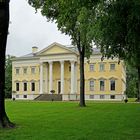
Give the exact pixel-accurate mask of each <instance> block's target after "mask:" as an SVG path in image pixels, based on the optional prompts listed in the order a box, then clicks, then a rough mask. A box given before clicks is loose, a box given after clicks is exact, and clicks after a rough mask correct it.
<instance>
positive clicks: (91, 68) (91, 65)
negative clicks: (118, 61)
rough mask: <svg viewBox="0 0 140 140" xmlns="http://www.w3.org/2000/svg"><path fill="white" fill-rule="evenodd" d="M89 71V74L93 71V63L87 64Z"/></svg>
mask: <svg viewBox="0 0 140 140" xmlns="http://www.w3.org/2000/svg"><path fill="white" fill-rule="evenodd" d="M89 71H90V72H92V71H95V64H93V63H91V64H89Z"/></svg>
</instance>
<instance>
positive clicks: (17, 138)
mask: <svg viewBox="0 0 140 140" xmlns="http://www.w3.org/2000/svg"><path fill="white" fill-rule="evenodd" d="M6 108H7V113H8V116H9V117H10V119H11V120H12V121H13V122H14V123H16V124H17V127H16V128H15V129H12V130H11V129H9V130H0V140H140V104H138V103H127V104H125V103H121V102H117V103H111V102H105V103H102V102H87V107H85V108H80V107H79V106H78V102H34V101H7V102H6Z"/></svg>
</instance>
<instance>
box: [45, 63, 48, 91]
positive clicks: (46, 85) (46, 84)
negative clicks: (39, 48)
mask: <svg viewBox="0 0 140 140" xmlns="http://www.w3.org/2000/svg"><path fill="white" fill-rule="evenodd" d="M45 81H46V82H45V87H46V90H45V91H46V93H48V64H46V80H45Z"/></svg>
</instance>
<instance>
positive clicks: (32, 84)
mask: <svg viewBox="0 0 140 140" xmlns="http://www.w3.org/2000/svg"><path fill="white" fill-rule="evenodd" d="M31 90H32V91H35V83H34V82H33V83H31Z"/></svg>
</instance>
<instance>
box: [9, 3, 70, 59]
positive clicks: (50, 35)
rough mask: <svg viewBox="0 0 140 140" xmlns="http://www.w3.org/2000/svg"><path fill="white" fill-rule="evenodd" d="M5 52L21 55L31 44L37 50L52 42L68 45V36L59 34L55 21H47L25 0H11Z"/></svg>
mask: <svg viewBox="0 0 140 140" xmlns="http://www.w3.org/2000/svg"><path fill="white" fill-rule="evenodd" d="M10 21H11V24H10V26H9V32H10V34H9V35H8V42H7V54H10V55H14V56H22V55H25V54H28V53H31V50H32V46H37V47H38V48H39V50H41V49H43V48H45V47H46V46H48V45H50V44H51V43H53V42H58V43H61V44H63V45H70V44H71V41H70V37H69V36H66V35H64V34H61V32H60V31H58V29H57V26H56V24H55V23H51V22H47V20H46V18H45V17H42V15H41V14H40V13H37V14H35V10H34V9H33V8H32V7H31V6H30V5H29V4H28V3H27V0H11V2H10Z"/></svg>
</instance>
